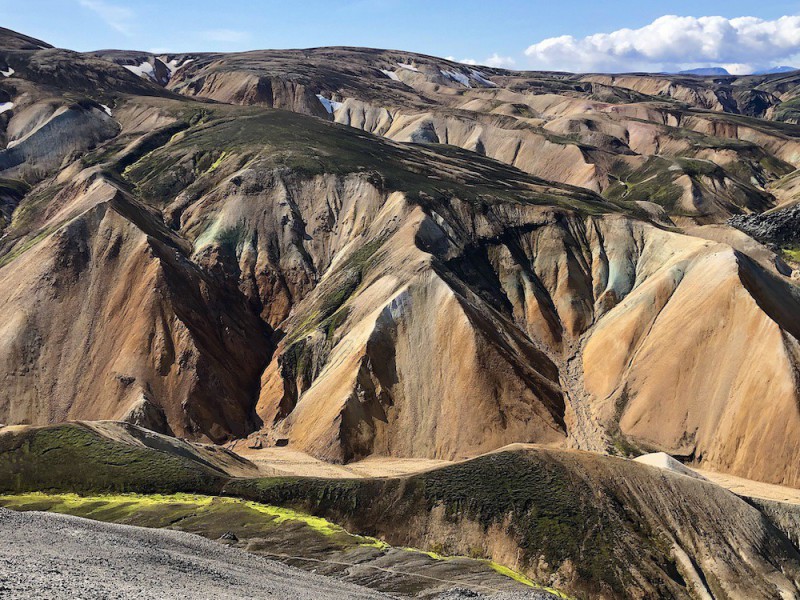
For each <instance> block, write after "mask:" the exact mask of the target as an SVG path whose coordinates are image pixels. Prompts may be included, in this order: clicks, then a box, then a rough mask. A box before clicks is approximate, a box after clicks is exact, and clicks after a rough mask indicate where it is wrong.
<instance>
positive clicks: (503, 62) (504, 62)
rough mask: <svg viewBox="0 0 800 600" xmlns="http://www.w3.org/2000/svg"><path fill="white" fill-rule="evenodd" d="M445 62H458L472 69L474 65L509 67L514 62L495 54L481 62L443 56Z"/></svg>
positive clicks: (509, 58) (511, 59) (507, 57)
mask: <svg viewBox="0 0 800 600" xmlns="http://www.w3.org/2000/svg"><path fill="white" fill-rule="evenodd" d="M445 60H450V61H453V62H460V63H461V64H463V65H471V66H473V67H474V66H476V65H486V66H487V67H511V66H513V65H514V64H515V62H516V61H515V60H514V59H513V58H511V57H510V56H500V55H499V54H497V52H495V53H494V54H492V55H491V56H490V57H488V58H486V59H484V60H482V61H481V60H475V59H474V58H462V59H461V60H458V59H456V57H455V56H445Z"/></svg>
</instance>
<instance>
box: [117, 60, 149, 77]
mask: <svg viewBox="0 0 800 600" xmlns="http://www.w3.org/2000/svg"><path fill="white" fill-rule="evenodd" d="M122 66H123V67H125V68H126V69H128V71H130V72H131V73H134V74H135V75H138V76H139V77H149V78H150V79H152V80H153V81H155V80H156V73H155V71H154V70H153V65H151V64H150V63H149V62H147V61H145V62H143V63H142V64H140V65H139V66H138V67H137V66H134V65H122Z"/></svg>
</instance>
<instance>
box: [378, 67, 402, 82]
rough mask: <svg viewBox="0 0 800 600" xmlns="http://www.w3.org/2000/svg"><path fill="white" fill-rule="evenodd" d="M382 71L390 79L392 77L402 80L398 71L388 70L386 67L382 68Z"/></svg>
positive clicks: (395, 79)
mask: <svg viewBox="0 0 800 600" xmlns="http://www.w3.org/2000/svg"><path fill="white" fill-rule="evenodd" d="M381 73H383V74H384V75H386V76H387V77H388V78H389V79H392V80H394V81H400V78H399V77H398V76H397V73H395V72H394V71H387V70H386V69H381Z"/></svg>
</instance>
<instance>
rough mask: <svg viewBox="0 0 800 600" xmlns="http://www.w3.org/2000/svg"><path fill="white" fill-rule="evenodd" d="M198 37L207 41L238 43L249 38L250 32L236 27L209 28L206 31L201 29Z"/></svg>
mask: <svg viewBox="0 0 800 600" xmlns="http://www.w3.org/2000/svg"><path fill="white" fill-rule="evenodd" d="M200 37H202V39H204V40H207V41H209V42H221V43H223V44H240V43H242V42H246V41H247V40H249V39H250V34H249V33H248V32H247V31H238V30H236V29H209V30H208V31H201V32H200Z"/></svg>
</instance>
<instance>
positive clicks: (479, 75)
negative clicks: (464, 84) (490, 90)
mask: <svg viewBox="0 0 800 600" xmlns="http://www.w3.org/2000/svg"><path fill="white" fill-rule="evenodd" d="M471 77H472V79H474V80H475V81H477V82H478V83H480V84H482V85H488V86H489V87H497V84H496V83H495V82H494V81H489V80H488V79H486V76H485V75H484V74H483V73H481V72H480V71H476V70H475V69H472V75H471Z"/></svg>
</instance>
